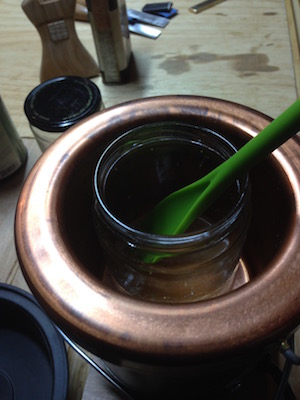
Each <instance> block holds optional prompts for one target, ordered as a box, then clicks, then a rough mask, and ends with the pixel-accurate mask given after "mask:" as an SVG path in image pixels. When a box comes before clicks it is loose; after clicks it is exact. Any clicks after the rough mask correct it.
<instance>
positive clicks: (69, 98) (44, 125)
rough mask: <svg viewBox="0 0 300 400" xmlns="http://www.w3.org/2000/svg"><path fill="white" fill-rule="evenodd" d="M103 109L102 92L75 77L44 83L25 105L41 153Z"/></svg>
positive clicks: (29, 95) (84, 80) (59, 78)
mask: <svg viewBox="0 0 300 400" xmlns="http://www.w3.org/2000/svg"><path fill="white" fill-rule="evenodd" d="M102 108H103V104H102V98H101V94H100V90H99V88H98V87H97V86H96V85H95V84H94V83H93V82H92V81H91V80H89V79H87V78H83V77H75V76H62V77H57V78H53V79H49V80H47V81H45V82H43V83H41V84H40V85H38V86H37V87H36V88H34V89H33V90H32V91H31V92H30V93H29V94H28V96H27V98H26V100H25V103H24V111H25V114H26V116H27V118H28V121H29V123H30V127H31V130H32V132H33V134H34V137H35V139H36V141H37V143H38V145H39V147H40V149H41V150H42V151H44V150H46V149H47V148H48V147H49V146H50V144H51V143H53V142H54V141H55V140H56V139H57V138H58V137H59V136H60V135H61V134H62V133H63V132H65V131H66V130H67V129H68V128H70V127H71V126H73V125H75V124H76V123H77V122H79V121H81V120H82V119H84V118H85V117H88V116H89V115H91V114H93V113H95V112H97V111H99V110H101V109H102Z"/></svg>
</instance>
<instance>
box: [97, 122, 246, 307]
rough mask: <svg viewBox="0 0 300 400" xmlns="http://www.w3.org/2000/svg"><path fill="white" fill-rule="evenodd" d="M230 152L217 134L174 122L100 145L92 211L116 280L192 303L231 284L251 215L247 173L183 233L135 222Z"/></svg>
mask: <svg viewBox="0 0 300 400" xmlns="http://www.w3.org/2000/svg"><path fill="white" fill-rule="evenodd" d="M234 152H236V149H235V148H234V146H233V145H232V144H231V143H229V142H228V140H226V139H225V138H224V137H222V136H221V135H220V134H218V133H216V132H213V131H210V130H207V129H202V128H198V127H195V126H191V125H186V124H183V123H179V122H178V123H176V122H174V123H171V122H161V123H156V124H151V125H144V126H140V127H138V128H135V129H133V130H131V131H129V132H126V133H125V134H123V135H121V136H120V137H118V138H117V139H116V140H115V141H113V142H112V143H111V144H110V145H109V146H108V147H107V148H106V149H105V151H104V152H103V153H102V155H101V156H100V158H99V161H98V164H97V167H96V170H95V176H94V193H95V203H94V211H95V212H94V214H95V226H96V230H97V234H98V237H99V240H100V243H101V245H102V248H103V251H104V254H105V256H106V260H107V274H108V276H109V278H110V279H111V282H112V284H113V285H114V286H115V287H117V288H118V289H119V290H121V291H124V292H126V293H128V294H130V295H132V296H137V297H139V298H141V299H144V300H147V301H154V302H167V303H183V302H194V301H198V300H203V299H206V298H211V297H215V296H218V295H220V294H222V293H225V292H227V291H229V290H231V287H232V279H233V276H234V271H235V270H236V268H237V265H238V263H239V258H240V256H241V251H242V247H243V244H244V241H245V238H246V234H247V227H248V223H249V218H250V212H249V207H250V204H249V203H250V200H249V197H250V195H249V185H248V177H247V176H244V177H241V178H240V179H238V180H237V181H236V182H235V183H234V184H233V185H232V186H231V187H230V188H228V190H227V191H226V192H225V193H224V194H223V195H222V196H221V198H220V199H219V200H217V201H216V202H215V203H214V204H213V205H212V206H211V207H210V208H209V209H208V210H207V211H206V212H205V213H204V215H201V216H200V217H199V218H198V219H197V220H196V221H195V223H193V225H192V226H191V227H190V228H189V229H188V230H187V231H186V232H185V233H184V234H181V235H176V236H167V235H157V234H153V233H150V232H147V231H145V230H143V228H141V227H142V226H143V223H142V222H143V219H144V218H145V216H146V215H147V213H148V212H149V211H150V210H152V209H153V208H154V206H155V205H156V204H158V203H159V201H160V200H162V199H163V198H164V197H165V196H167V195H168V194H169V193H171V192H173V191H174V190H177V189H179V188H181V187H183V186H185V185H187V184H189V183H191V182H193V181H195V180H197V179H199V178H201V177H202V176H204V175H205V174H207V173H208V172H209V171H211V170H212V169H213V168H215V167H216V166H217V165H219V164H220V163H221V162H222V161H224V160H225V159H226V158H228V157H230V156H231V155H232V154H233V153H234ZM149 254H156V255H158V256H159V257H158V261H156V262H149V257H148V255H149ZM150 259H151V257H150Z"/></svg>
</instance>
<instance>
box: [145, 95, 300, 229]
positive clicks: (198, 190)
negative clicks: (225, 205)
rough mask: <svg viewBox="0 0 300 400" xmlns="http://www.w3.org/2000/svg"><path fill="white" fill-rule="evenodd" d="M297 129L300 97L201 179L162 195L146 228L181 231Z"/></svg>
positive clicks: (299, 123) (149, 216) (148, 219)
mask: <svg viewBox="0 0 300 400" xmlns="http://www.w3.org/2000/svg"><path fill="white" fill-rule="evenodd" d="M299 130H300V99H298V100H297V101H296V102H295V103H294V104H292V105H291V106H290V107H289V108H288V109H287V110H286V111H284V112H283V113H282V114H281V115H280V116H279V117H277V118H276V119H275V120H273V121H272V122H271V123H270V124H269V125H268V126H267V127H266V128H265V129H263V130H262V131H261V132H260V133H259V134H258V135H257V136H255V137H254V138H252V139H251V140H250V141H249V142H247V143H246V144H245V145H244V146H243V147H242V148H241V149H240V150H239V151H238V152H236V153H235V154H234V155H233V156H231V157H230V158H229V159H227V160H226V161H224V162H223V163H222V164H221V165H219V166H218V167H217V168H215V169H214V170H213V171H211V172H210V173H208V174H207V175H206V176H204V177H203V178H201V179H199V180H198V181H196V182H193V183H191V184H190V185H188V186H185V187H183V188H182V189H179V190H177V191H175V192H173V193H171V194H170V195H168V196H167V197H166V198H164V199H163V200H162V201H161V202H160V203H159V204H158V205H157V206H156V207H155V208H154V209H153V210H152V211H151V212H150V213H149V215H148V216H147V218H146V220H145V226H146V227H147V231H149V232H151V233H154V234H160V235H178V234H182V233H184V232H185V231H186V229H188V227H189V226H190V225H191V224H192V223H193V222H194V221H195V220H196V219H197V217H198V216H200V215H201V214H202V213H203V212H204V211H205V210H206V209H207V208H208V207H209V206H210V205H211V204H212V203H213V202H214V200H216V199H217V198H218V197H219V196H221V195H222V193H223V192H224V190H225V189H227V188H228V187H229V185H230V184H231V183H233V182H234V181H235V180H236V179H237V178H238V177H239V176H241V174H243V173H245V172H247V171H249V170H250V169H251V168H252V167H253V166H254V165H256V164H257V163H258V162H259V161H261V160H262V159H263V158H264V157H266V156H267V155H268V154H270V153H271V152H272V151H273V150H275V149H276V148H277V147H279V146H280V145H281V144H282V143H284V142H285V141H286V140H288V139H289V138H290V137H291V136H293V135H294V134H295V133H297V132H298V131H299Z"/></svg>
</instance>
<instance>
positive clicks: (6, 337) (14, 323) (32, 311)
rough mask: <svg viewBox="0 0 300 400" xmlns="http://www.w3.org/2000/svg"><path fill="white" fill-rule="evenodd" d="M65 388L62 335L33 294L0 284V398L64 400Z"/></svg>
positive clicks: (65, 359) (65, 362)
mask: <svg viewBox="0 0 300 400" xmlns="http://www.w3.org/2000/svg"><path fill="white" fill-rule="evenodd" d="M67 391H68V361H67V355H66V349H65V345H64V342H63V339H62V337H61V336H60V334H59V333H58V332H57V330H56V328H55V326H54V325H53V323H52V322H51V320H50V319H49V318H48V317H47V316H46V314H45V313H44V311H43V310H42V309H41V307H40V306H39V305H38V304H37V302H36V300H35V299H34V297H33V296H32V295H30V294H29V293H27V292H25V291H23V290H21V289H19V288H16V287H14V286H10V285H6V284H0V399H1V400H47V399H49V400H52V399H55V400H65V399H66V398H67Z"/></svg>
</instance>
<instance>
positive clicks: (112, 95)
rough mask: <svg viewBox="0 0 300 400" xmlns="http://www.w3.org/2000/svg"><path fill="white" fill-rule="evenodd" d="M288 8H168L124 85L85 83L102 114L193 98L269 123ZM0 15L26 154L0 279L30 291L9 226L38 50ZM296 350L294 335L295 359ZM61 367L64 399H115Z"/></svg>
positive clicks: (287, 56)
mask: <svg viewBox="0 0 300 400" xmlns="http://www.w3.org/2000/svg"><path fill="white" fill-rule="evenodd" d="M292 2H293V5H296V6H299V2H298V0H286V2H282V1H281V0H264V1H261V0H251V1H248V2H243V4H242V5H241V2H240V1H239V0H228V1H224V2H222V3H220V4H218V5H216V6H215V7H211V8H210V9H208V10H206V11H204V12H202V13H200V14H197V15H194V14H192V13H190V12H189V11H188V8H189V7H190V6H192V5H194V4H195V1H194V0H176V2H174V7H176V8H177V9H178V15H177V16H176V17H174V18H173V19H172V20H171V21H170V23H169V24H168V26H167V27H166V28H165V29H163V32H162V34H161V36H160V37H159V38H158V39H157V40H151V39H147V38H144V37H141V36H137V35H132V36H131V42H132V50H133V54H134V61H135V65H134V67H135V68H133V70H132V71H131V81H130V83H128V84H126V85H116V86H108V85H104V84H103V82H102V78H101V76H98V77H96V78H93V81H94V82H95V83H96V84H97V85H98V86H99V88H100V90H101V93H102V96H103V101H104V104H105V106H106V107H109V106H112V105H114V104H118V103H120V102H123V101H128V100H131V99H135V98H141V97H148V96H156V95H163V94H196V95H204V96H211V97H217V98H222V99H226V100H231V101H234V102H238V103H241V104H244V105H246V106H248V107H252V108H255V109H258V110H260V111H261V112H263V113H265V114H268V115H270V116H272V117H276V116H277V115H278V114H279V113H281V112H282V111H283V110H284V109H285V108H286V107H287V106H288V105H290V104H291V103H292V102H293V101H294V100H295V99H296V98H297V93H299V76H300V75H299V68H300V67H299V66H300V63H299V43H298V42H297V40H298V39H297V40H296V37H297V33H296V28H295V26H296V22H295V18H294V17H295V16H294V15H293V13H294V11H295V8H291V5H292ZM144 3H145V2H143V1H142V0H131V1H130V8H133V9H137V10H140V9H141V8H142V6H143V5H144ZM128 4H129V3H128ZM298 8H299V7H298ZM298 8H297V10H298ZM0 10H1V17H2V18H1V24H0V44H1V52H0V92H1V96H2V98H3V101H4V102H5V104H6V107H7V109H8V111H9V113H10V115H11V117H12V119H13V122H14V124H15V126H16V128H17V130H18V132H19V134H20V135H21V136H22V137H23V138H25V139H24V142H25V145H26V147H27V149H28V154H29V158H28V162H27V165H26V168H25V169H24V170H23V171H20V172H19V173H18V174H16V175H14V176H13V177H12V178H11V179H9V180H7V181H6V182H5V183H3V182H1V183H0V229H1V240H0V254H1V268H0V280H1V281H2V282H8V283H10V284H14V285H17V286H19V287H22V288H24V289H27V290H28V287H27V285H26V282H25V280H24V278H23V275H22V273H21V270H20V268H19V264H18V261H17V256H16V252H15V247H14V233H13V226H14V212H15V206H16V203H17V198H18V195H19V193H20V190H21V186H22V182H23V180H24V179H25V176H26V174H27V173H28V172H29V170H30V169H31V167H32V165H33V163H34V162H35V160H36V159H37V158H38V157H39V156H40V154H41V153H40V150H39V149H38V146H37V144H36V143H35V141H34V139H33V138H32V133H31V131H30V128H29V124H28V121H27V120H26V117H25V115H24V112H23V104H24V100H25V98H26V96H27V94H28V93H29V92H30V91H31V90H32V89H33V88H34V87H35V86H37V85H38V84H39V83H40V65H41V61H42V57H43V55H42V53H43V51H42V43H41V39H40V36H39V34H38V31H37V29H36V28H35V26H34V25H33V24H32V23H31V22H30V21H29V19H28V18H27V16H26V14H25V13H24V11H23V10H22V8H21V2H20V1H18V0H0ZM297 13H298V11H297ZM297 16H299V15H298V14H297ZM292 20H293V21H294V22H293V24H294V25H293V29H294V38H292V35H291V40H290V29H291V23H290V22H291V21H292ZM75 28H76V33H77V35H78V38H79V40H80V41H81V43H82V44H83V46H84V47H85V49H86V50H87V51H88V52H89V54H90V55H91V57H92V58H93V59H94V60H95V59H96V52H95V46H94V42H93V37H92V32H91V27H90V24H89V23H87V22H76V23H75ZM292 48H293V49H294V52H293V51H292ZM299 343H300V339H299V332H298V333H297V346H298V350H299V351H300V348H299V347H300V346H299ZM69 359H70V363H71V365H70V371H71V375H70V388H71V389H70V393H72V396H73V398H74V399H76V400H77V399H79V398H80V397H81V395H82V398H83V399H84V400H96V399H99V398H101V399H103V400H108V399H110V400H111V399H119V398H120V396H118V395H117V393H116V392H115V391H114V390H113V389H112V388H111V386H110V385H109V384H108V383H106V382H105V380H104V379H103V378H101V377H100V376H99V375H98V374H97V373H96V372H95V371H94V370H92V369H89V374H88V378H87V383H86V385H85V380H86V376H87V372H88V367H87V365H86V364H85V362H84V361H82V360H81V359H79V358H78V357H75V355H74V354H72V355H70V356H69ZM299 381H300V376H299V369H297V368H294V369H293V374H292V378H291V382H292V384H293V387H294V388H295V390H296V394H297V398H300V385H299ZM84 385H85V389H83V388H84Z"/></svg>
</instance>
